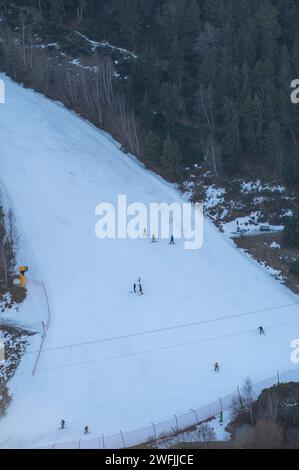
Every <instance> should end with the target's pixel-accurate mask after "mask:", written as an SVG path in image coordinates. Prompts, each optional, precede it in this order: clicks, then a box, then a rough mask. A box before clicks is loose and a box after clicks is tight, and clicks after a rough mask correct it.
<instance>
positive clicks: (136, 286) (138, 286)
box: [133, 222, 266, 372]
mask: <svg viewBox="0 0 299 470" xmlns="http://www.w3.org/2000/svg"><path fill="white" fill-rule="evenodd" d="M237 231H239V222H237ZM145 235H146V230H145ZM151 243H158V239H157V238H156V236H155V234H153V235H152V238H151ZM169 245H175V242H174V236H173V235H171V237H170V241H169ZM133 291H134V293H135V294H137V293H139V294H140V295H143V288H142V284H141V279H140V277H139V278H138V282H137V283H136V282H134V284H133ZM258 331H259V334H260V335H265V334H266V333H265V330H264V328H263V327H262V326H259V327H258ZM213 369H214V371H215V372H219V371H220V368H219V363H218V362H215V364H214V365H213Z"/></svg>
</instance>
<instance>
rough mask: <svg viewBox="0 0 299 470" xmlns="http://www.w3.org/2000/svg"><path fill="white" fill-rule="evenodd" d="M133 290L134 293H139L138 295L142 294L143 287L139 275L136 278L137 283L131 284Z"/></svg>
mask: <svg viewBox="0 0 299 470" xmlns="http://www.w3.org/2000/svg"><path fill="white" fill-rule="evenodd" d="M133 292H134V294H137V293H139V295H143V288H142V284H141V279H140V277H139V278H138V281H137V283H136V282H134V284H133Z"/></svg>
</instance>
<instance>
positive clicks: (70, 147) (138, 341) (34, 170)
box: [0, 77, 299, 447]
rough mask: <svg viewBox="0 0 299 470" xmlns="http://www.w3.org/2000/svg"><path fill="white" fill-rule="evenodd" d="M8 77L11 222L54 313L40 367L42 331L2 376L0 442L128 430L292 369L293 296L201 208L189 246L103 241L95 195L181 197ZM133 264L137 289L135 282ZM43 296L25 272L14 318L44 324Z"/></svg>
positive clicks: (3, 154)
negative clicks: (199, 230) (198, 238)
mask: <svg viewBox="0 0 299 470" xmlns="http://www.w3.org/2000/svg"><path fill="white" fill-rule="evenodd" d="M2 79H3V80H5V84H6V104H4V105H1V106H0V120H1V126H0V158H1V164H0V179H1V186H2V190H3V192H4V193H5V194H6V196H7V200H8V203H9V204H10V205H11V206H12V208H13V210H14V212H15V215H16V218H17V221H18V228H19V232H20V234H21V242H20V250H19V255H18V256H19V262H20V263H22V264H23V263H24V264H26V265H28V266H29V272H28V276H29V277H30V279H33V280H39V281H41V280H43V281H44V283H45V286H46V289H47V292H48V296H49V302H50V308H51V313H52V321H51V324H50V327H49V331H48V335H47V338H46V340H45V343H44V349H43V352H42V354H41V356H40V360H39V363H38V367H37V371H36V374H35V375H34V376H33V375H32V369H33V366H34V363H35V360H36V356H37V354H36V352H37V350H38V347H39V344H40V334H37V335H35V336H34V337H33V339H32V340H31V345H30V347H29V348H28V350H27V352H26V354H25V356H24V357H23V360H22V363H21V365H20V367H19V369H18V372H17V373H16V375H15V376H14V378H13V379H12V380H11V382H10V391H11V394H12V397H13V399H12V403H11V405H10V408H9V410H8V414H7V416H5V417H4V418H2V419H1V421H0V445H1V446H2V447H32V446H42V445H47V444H51V443H55V442H56V443H57V442H62V441H69V440H72V439H79V438H80V437H81V436H82V431H83V428H84V426H85V425H88V426H89V427H90V430H91V433H92V434H91V435H92V436H94V437H96V436H98V435H99V436H100V435H102V433H113V432H117V431H119V430H120V429H124V430H130V429H132V430H133V429H136V428H139V427H143V426H147V425H149V423H151V422H152V421H153V422H159V421H163V420H165V419H168V418H171V417H172V416H173V415H174V414H177V415H179V414H181V413H184V412H185V411H188V410H190V408H194V407H200V406H202V405H206V404H209V403H210V402H211V401H215V400H217V399H218V397H221V396H224V395H226V394H228V393H230V392H232V391H233V390H234V389H235V387H236V386H237V384H240V385H241V384H242V382H243V379H244V378H245V377H246V376H249V377H250V378H251V379H252V381H253V382H256V381H259V380H262V379H264V378H266V377H270V376H273V375H275V374H276V371H277V370H279V371H280V372H281V373H283V371H288V370H291V369H294V370H295V369H296V365H293V364H292V363H291V361H290V353H291V347H290V343H291V340H292V339H294V338H296V337H298V335H299V330H298V326H299V308H298V304H296V302H297V301H298V297H296V296H295V295H293V294H291V293H290V292H289V291H288V290H287V289H286V288H285V287H284V286H282V285H280V284H279V282H277V281H275V280H274V279H272V278H271V276H269V275H268V274H267V273H265V272H264V270H263V269H262V268H260V267H258V266H257V264H256V263H254V262H253V261H252V260H250V259H249V258H248V257H247V256H246V255H245V254H244V253H241V252H240V251H238V250H237V249H236V248H235V247H234V246H233V244H232V242H231V241H230V240H228V239H227V238H226V237H225V236H223V234H220V233H219V231H218V230H217V229H216V228H215V227H214V226H213V225H212V224H211V223H210V222H209V221H208V220H205V228H204V246H203V248H202V249H200V250H197V251H187V250H185V249H184V244H183V241H180V240H176V245H175V246H170V245H168V242H167V241H166V240H164V241H163V240H160V241H159V243H157V244H151V243H150V241H149V239H148V238H143V239H138V240H125V239H119V240H99V239H97V238H96V236H95V229H94V228H95V223H96V221H97V218H96V217H95V207H96V205H97V204H98V203H99V202H106V201H107V202H113V203H114V202H116V199H117V196H118V194H126V195H127V198H128V201H129V202H133V201H134V202H135V201H136V202H144V203H149V202H172V201H178V202H180V201H182V200H183V199H182V197H181V195H180V194H179V193H178V192H177V191H176V189H175V188H174V187H172V186H171V185H169V184H167V183H165V182H164V181H162V180H161V179H160V178H158V177H157V176H155V175H153V174H152V173H150V172H148V171H146V170H145V169H144V168H143V167H142V166H141V165H140V164H139V163H138V162H137V161H136V160H135V159H134V158H133V157H129V156H127V155H124V154H123V153H121V152H120V151H119V145H118V144H117V143H116V142H115V141H113V139H111V138H110V137H109V136H108V135H106V134H105V133H103V132H101V131H99V130H97V129H95V128H94V127H93V126H92V125H90V124H89V123H87V122H85V121H84V120H82V119H80V118H79V117H77V116H76V115H75V114H74V113H72V112H70V111H68V110H66V109H64V108H63V107H62V106H61V105H59V104H56V103H53V102H51V101H49V100H47V99H45V98H43V97H42V96H40V95H38V94H36V93H34V92H33V91H30V90H25V89H23V88H22V87H21V86H19V85H17V84H15V83H13V82H12V81H10V80H8V79H7V78H5V77H2ZM138 276H140V277H141V280H142V282H143V288H144V295H143V296H138V295H134V294H132V293H131V290H132V285H133V282H134V281H136V279H137V278H138ZM42 295H43V294H42V291H41V289H40V285H39V284H38V283H34V282H31V283H30V284H29V285H28V297H27V299H26V301H25V303H24V304H23V305H22V306H21V308H20V309H19V312H14V313H12V314H10V315H11V316H12V317H13V318H12V320H13V321H14V322H18V323H19V324H20V325H26V326H27V327H30V326H32V327H33V326H34V328H35V330H36V331H40V330H41V328H40V326H38V325H40V324H41V321H42V320H44V321H45V320H46V312H45V302H44V301H43V300H42ZM7 315H9V314H7ZM260 325H263V327H264V329H265V331H266V336H259V334H258V332H257V328H258V327H259V326H260ZM216 361H217V362H218V363H219V366H220V372H219V373H215V372H214V371H213V363H214V362H216ZM297 367H298V366H297ZM62 418H63V419H65V421H66V429H65V430H64V431H61V430H59V429H58V427H59V421H60V419H62Z"/></svg>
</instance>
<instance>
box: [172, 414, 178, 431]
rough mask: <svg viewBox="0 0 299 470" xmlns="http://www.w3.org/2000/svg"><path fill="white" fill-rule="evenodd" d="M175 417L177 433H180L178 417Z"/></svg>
mask: <svg viewBox="0 0 299 470" xmlns="http://www.w3.org/2000/svg"><path fill="white" fill-rule="evenodd" d="M173 416H174V417H175V422H176V432H179V420H178V417H177V415H173Z"/></svg>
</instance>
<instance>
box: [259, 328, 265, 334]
mask: <svg viewBox="0 0 299 470" xmlns="http://www.w3.org/2000/svg"><path fill="white" fill-rule="evenodd" d="M258 330H259V333H260V335H265V334H266V333H265V330H264V328H263V327H262V326H259V327H258Z"/></svg>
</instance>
